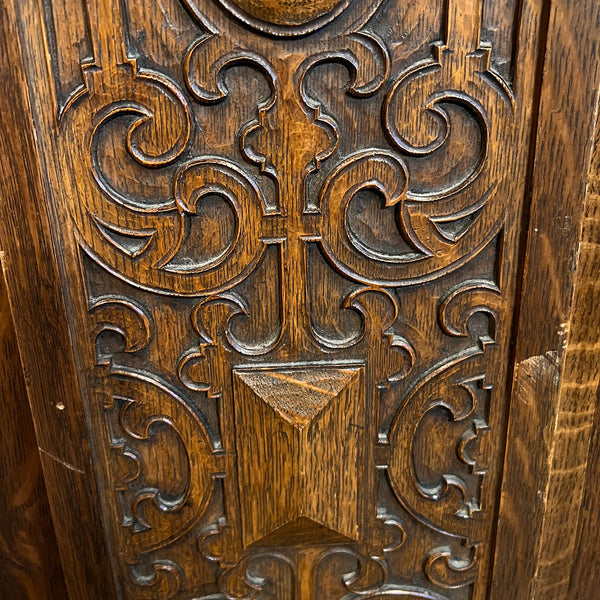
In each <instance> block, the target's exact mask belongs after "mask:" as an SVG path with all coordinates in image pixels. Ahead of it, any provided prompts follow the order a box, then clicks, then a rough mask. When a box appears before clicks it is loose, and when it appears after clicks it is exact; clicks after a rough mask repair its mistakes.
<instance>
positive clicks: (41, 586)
mask: <svg viewBox="0 0 600 600" xmlns="http://www.w3.org/2000/svg"><path fill="white" fill-rule="evenodd" d="M0 365H1V368H0V515H2V517H1V518H0V597H1V598H3V599H4V600H40V599H41V598H43V599H44V600H64V598H65V595H66V588H65V584H64V578H63V573H62V567H61V564H60V559H59V557H58V552H57V547H56V538H55V535H54V528H53V525H52V519H51V518H50V506H49V504H48V497H47V495H46V487H45V484H44V478H43V476H42V467H41V463H40V456H39V453H38V447H37V440H36V437H35V432H34V429H33V421H32V419H31V412H30V410H29V404H28V401H27V392H26V389H25V381H24V379H23V373H22V370H21V363H20V361H19V350H18V348H17V340H16V337H15V330H14V326H13V321H12V316H11V313H10V308H9V305H8V296H7V293H6V285H5V283H4V277H1V276H0Z"/></svg>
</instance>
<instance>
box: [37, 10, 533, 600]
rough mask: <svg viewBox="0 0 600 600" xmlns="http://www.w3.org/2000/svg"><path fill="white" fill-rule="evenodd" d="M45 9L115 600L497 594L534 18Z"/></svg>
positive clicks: (457, 598) (55, 152)
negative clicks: (493, 589)
mask: <svg viewBox="0 0 600 600" xmlns="http://www.w3.org/2000/svg"><path fill="white" fill-rule="evenodd" d="M43 16H44V23H45V36H46V43H47V47H48V49H49V52H48V56H49V61H48V69H49V76H48V78H47V81H48V83H49V84H50V88H49V89H50V90H51V94H52V96H51V97H52V100H53V102H54V105H53V107H52V111H51V116H52V119H54V122H53V124H52V126H53V128H54V129H53V133H52V135H51V136H50V135H49V136H48V142H47V143H48V157H49V158H48V169H49V173H50V175H49V177H50V184H51V186H52V189H53V190H54V199H55V202H54V204H53V206H52V207H51V210H52V211H53V219H54V226H55V228H56V231H57V240H58V247H59V248H60V251H61V252H60V254H61V258H60V261H61V265H62V271H63V277H64V281H65V289H66V291H67V296H68V301H69V306H70V308H71V309H72V311H71V314H72V317H71V326H72V334H73V340H74V350H75V357H76V361H77V363H78V366H79V370H80V384H81V388H82V391H83V394H84V397H85V402H86V409H87V412H88V415H87V416H88V424H89V436H90V439H91V441H92V444H93V448H94V453H95V459H96V465H97V478H98V481H99V482H100V488H101V490H102V496H101V498H100V499H99V501H100V502H101V504H102V510H103V513H104V518H105V523H106V527H107V535H108V539H109V542H110V544H111V548H112V551H113V569H114V573H115V582H116V583H115V585H116V587H117V589H118V593H119V594H120V597H121V598H123V599H127V600H130V599H139V600H146V599H148V600H167V599H174V600H192V599H196V600H198V599H201V598H202V599H205V600H209V599H210V600H217V599H224V598H227V599H248V600H249V599H251V598H257V599H260V600H272V599H279V600H282V599H285V600H287V599H290V600H291V599H294V600H310V599H314V600H338V599H344V600H351V599H358V598H370V599H373V600H380V599H383V598H407V599H408V598H411V599H412V598H423V599H429V600H467V599H482V598H485V597H486V594H487V589H488V583H489V579H490V569H491V564H490V563H491V556H492V552H493V540H494V532H495V523H496V518H497V510H498V500H499V489H500V478H501V465H502V461H503V448H504V443H505V437H506V419H507V412H508V402H507V378H508V377H509V365H510V351H511V350H510V348H511V336H512V324H513V314H514V306H515V293H516V292H515V290H516V284H517V280H518V277H519V272H518V268H517V266H516V265H517V260H518V253H519V237H520V230H521V219H522V216H523V205H524V192H525V190H524V187H525V185H524V182H525V174H526V169H527V164H528V160H529V150H528V149H529V135H530V132H531V129H532V126H533V124H532V119H531V106H532V101H533V88H534V83H535V82H534V77H532V76H531V74H532V73H533V72H534V70H535V58H536V55H537V33H538V15H537V13H536V12H535V11H532V10H531V8H530V4H529V3H528V2H517V1H516V0H514V1H510V0H507V1H505V2H503V3H502V9H501V10H500V9H499V8H498V4H497V3H496V2H494V1H493V0H486V1H485V2H481V1H480V0H444V1H442V0H427V1H424V0H420V1H418V2H417V1H416V0H362V1H358V0H319V1H317V2H308V1H306V0H294V1H291V2H285V3H278V2H274V1H271V0H265V1H259V0H161V1H159V0H147V1H144V2H140V1H138V0H88V1H87V2H84V1H83V0H62V1H56V2H44V12H43ZM48 113H50V110H48ZM44 118H47V117H44ZM50 157H51V158H50Z"/></svg>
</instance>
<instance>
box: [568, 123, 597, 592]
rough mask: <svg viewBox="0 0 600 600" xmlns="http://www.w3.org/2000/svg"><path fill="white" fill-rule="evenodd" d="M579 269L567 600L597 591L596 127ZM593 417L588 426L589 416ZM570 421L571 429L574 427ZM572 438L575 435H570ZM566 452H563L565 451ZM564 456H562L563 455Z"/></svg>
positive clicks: (572, 336) (571, 349) (571, 347)
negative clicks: (575, 460)
mask: <svg viewBox="0 0 600 600" xmlns="http://www.w3.org/2000/svg"><path fill="white" fill-rule="evenodd" d="M584 210H585V212H584V217H583V226H582V230H581V244H580V252H579V265H578V267H577V279H576V281H575V301H574V303H573V316H572V319H571V328H570V332H569V341H568V343H567V353H570V354H571V360H570V361H569V364H570V367H571V373H570V374H569V375H568V376H567V377H565V385H564V395H565V401H566V402H568V401H569V399H570V398H569V396H570V389H571V388H574V389H576V390H581V393H582V396H583V397H582V400H583V401H584V403H585V405H587V409H586V406H585V405H584V404H583V403H582V405H581V407H580V408H579V410H580V411H581V413H582V414H585V415H586V418H585V420H584V422H582V423H581V425H580V427H581V434H580V435H582V436H585V437H586V439H585V440H584V441H587V438H588V437H591V440H590V441H589V452H588V453H587V456H585V457H584V458H585V460H586V461H587V462H586V478H585V488H584V490H583V501H582V503H581V511H580V514H579V523H578V533H577V539H576V540H575V549H574V560H573V564H572V568H571V575H570V581H569V591H568V593H567V599H568V600H580V599H581V598H585V597H587V596H589V594H590V592H592V591H594V590H595V591H596V593H598V592H599V591H600V538H599V537H598V531H599V529H600V494H599V493H598V492H599V491H600V410H598V405H599V404H600V278H599V275H600V127H598V124H596V143H595V145H594V155H593V158H592V166H591V169H590V175H589V180H588V191H587V196H586V199H585V208H584ZM592 413H595V419H594V421H593V422H592V421H591V420H590V416H591V414H592ZM575 425H576V424H575V423H573V427H575ZM572 435H575V436H576V435H577V433H576V432H574V433H573V434H572ZM567 449H569V448H568V447H567ZM564 454H565V455H566V456H568V455H569V453H568V452H565V453H564Z"/></svg>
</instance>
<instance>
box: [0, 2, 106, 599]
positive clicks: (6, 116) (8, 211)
mask: <svg viewBox="0 0 600 600" xmlns="http://www.w3.org/2000/svg"><path fill="white" fill-rule="evenodd" d="M19 12H20V13H21V12H22V11H21V10H20V9H19ZM16 13H17V11H16V10H15V6H13V5H12V4H11V3H3V4H2V6H0V31H2V32H3V35H1V36H0V64H1V65H2V69H0V84H1V86H2V89H3V90H4V93H3V94H2V95H0V114H1V115H2V128H0V166H1V168H0V195H1V197H2V202H0V244H1V246H2V252H3V259H2V262H3V266H4V269H5V276H6V284H7V288H8V294H9V298H10V302H11V307H12V311H13V315H16V319H15V330H16V336H17V342H18V344H19V349H20V352H21V360H22V364H23V369H24V376H25V384H26V387H27V392H28V397H29V400H30V403H31V407H32V412H33V420H34V425H35V429H36V435H37V444H36V447H38V446H39V450H40V456H41V461H42V468H43V472H44V478H45V481H46V486H47V491H48V499H49V503H50V509H51V511H52V519H53V523H54V527H55V530H56V537H57V542H58V547H59V552H60V558H61V560H62V564H63V570H64V576H65V580H66V583H67V589H68V591H69V594H70V595H71V598H73V599H74V598H90V599H91V598H94V599H96V598H98V599H100V598H102V599H104V598H106V599H107V600H108V599H110V598H111V597H112V594H113V592H112V588H113V585H112V582H111V580H110V579H107V578H110V571H109V570H108V568H107V561H108V558H107V554H106V549H105V545H104V537H103V533H102V529H101V527H100V524H99V514H98V511H97V508H96V506H97V505H96V495H97V491H96V486H95V482H94V478H93V475H92V472H91V471H90V470H89V469H90V466H91V456H90V452H89V445H88V441H87V435H86V433H85V426H84V422H83V414H82V411H81V399H80V396H79V392H78V389H77V383H76V371H75V369H74V366H73V356H72V349H71V346H70V340H69V331H68V326H67V322H66V314H65V308H64V304H63V297H62V294H61V292H60V281H59V278H58V269H57V261H56V257H55V255H54V252H53V249H52V248H51V246H50V237H49V230H48V226H49V224H48V220H47V214H46V212H45V210H46V209H45V206H44V203H43V202H40V199H41V198H43V197H44V195H45V187H44V184H43V181H42V180H41V179H40V172H39V165H38V162H37V160H38V153H37V148H36V146H35V143H34V135H33V134H34V132H33V127H32V113H31V107H30V104H29V100H28V97H27V87H28V86H27V85H26V83H25V68H24V66H23V58H22V56H21V54H20V47H19V32H18V27H17V22H16V19H15V15H16ZM26 426H27V425H26V424H25V425H24V428H25V427H26ZM24 431H25V432H26V429H24ZM47 564H48V566H50V565H51V564H52V558H50V559H49V560H48V562H47ZM61 585H62V583H61V579H60V578H58V581H57V582H56V588H55V591H56V593H59V592H60V590H61ZM62 596H64V594H63V595H62ZM38 597H39V596H38ZM42 597H43V596H42ZM57 597H61V596H57Z"/></svg>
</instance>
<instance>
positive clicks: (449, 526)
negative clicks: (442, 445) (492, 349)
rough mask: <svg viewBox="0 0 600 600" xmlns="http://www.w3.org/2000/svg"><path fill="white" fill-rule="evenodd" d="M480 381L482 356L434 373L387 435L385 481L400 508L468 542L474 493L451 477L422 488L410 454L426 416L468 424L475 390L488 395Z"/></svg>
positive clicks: (477, 354) (463, 358) (445, 365)
mask: <svg viewBox="0 0 600 600" xmlns="http://www.w3.org/2000/svg"><path fill="white" fill-rule="evenodd" d="M484 377H485V360H484V354H483V353H482V352H479V351H477V352H470V353H468V354H465V355H463V356H458V357H456V358H454V359H453V360H450V361H448V362H446V363H442V364H441V365H439V366H437V367H435V368H433V369H432V370H431V371H430V372H429V373H427V374H426V375H425V376H424V377H423V378H422V379H421V380H419V381H418V382H417V383H416V384H415V385H414V387H413V388H412V389H411V390H410V391H409V393H408V394H407V396H406V398H405V399H404V400H403V402H402V405H401V407H400V408H399V410H398V411H397V413H396V416H395V418H394V420H393V422H392V425H391V427H390V431H389V435H388V438H389V443H390V460H389V466H388V476H389V481H390V484H391V487H392V489H393V490H394V493H395V494H396V496H397V497H398V498H399V500H400V501H401V503H402V504H403V506H405V508H406V509H407V510H408V511H409V512H410V513H411V514H412V515H413V516H414V517H415V518H416V519H417V520H419V521H421V522H423V523H425V524H427V525H428V526H429V527H432V528H434V529H436V530H439V531H441V532H444V533H446V534H448V535H451V536H460V537H463V538H467V539H469V538H470V537H471V536H472V523H471V519H472V516H473V512H474V511H476V510H478V509H479V504H478V499H477V497H476V494H477V493H478V489H475V490H469V486H468V485H467V482H466V481H465V479H464V478H462V477H461V476H460V475H458V474H454V473H444V474H442V475H441V477H440V479H439V481H438V482H435V483H427V484H425V483H423V482H421V481H420V480H419V478H418V475H417V473H416V472H415V468H414V462H413V450H412V448H413V444H414V440H415V437H416V435H417V431H418V428H419V425H420V423H421V422H422V420H423V418H424V417H425V415H426V414H427V413H428V412H430V411H432V410H434V409H436V408H441V409H442V410H444V411H446V412H447V414H448V416H449V420H451V421H453V422H460V421H465V422H467V421H466V420H467V419H468V418H469V417H471V416H472V415H474V413H475V411H477V410H482V409H481V408H478V401H477V395H476V390H477V388H478V386H479V387H481V388H482V390H483V391H485V390H486V389H489V386H487V385H486V384H485V383H484ZM480 421H481V417H480V418H479V422H480ZM403 440H412V441H410V442H409V448H410V451H407V449H406V447H405V445H402V444H401V443H402V441H403ZM400 448H402V450H401V451H400V450H399V449H400ZM457 448H459V449H461V448H464V443H463V439H462V438H461V439H459V441H458V442H457ZM458 452H460V450H458ZM463 454H464V452H463ZM465 460H466V464H470V461H472V458H471V457H465ZM463 462H464V461H463ZM483 473H484V471H481V472H480V473H479V474H480V475H482V474H483Z"/></svg>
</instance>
